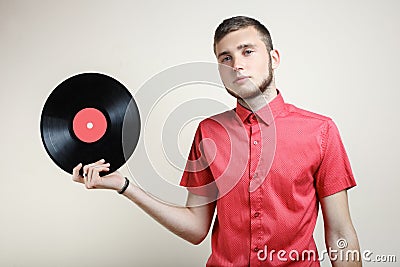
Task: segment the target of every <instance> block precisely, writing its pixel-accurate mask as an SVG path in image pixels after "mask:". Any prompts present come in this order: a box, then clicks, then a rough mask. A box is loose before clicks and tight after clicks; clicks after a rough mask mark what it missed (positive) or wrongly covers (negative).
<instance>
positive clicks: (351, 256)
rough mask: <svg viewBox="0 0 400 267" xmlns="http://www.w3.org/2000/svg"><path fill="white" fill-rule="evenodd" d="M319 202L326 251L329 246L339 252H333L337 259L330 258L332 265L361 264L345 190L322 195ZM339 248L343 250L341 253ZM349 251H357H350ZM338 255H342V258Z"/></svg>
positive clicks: (338, 266)
mask: <svg viewBox="0 0 400 267" xmlns="http://www.w3.org/2000/svg"><path fill="white" fill-rule="evenodd" d="M320 202H321V207H322V214H323V217H324V227H325V244H326V248H327V251H329V248H330V249H332V250H337V251H338V252H339V253H336V254H335V255H336V256H337V259H331V262H332V266H334V267H341V266H362V263H361V256H362V255H361V253H360V246H359V243H358V239H357V234H356V231H355V229H354V227H353V223H352V221H351V218H350V211H349V205H348V200H347V191H346V190H343V191H340V192H338V193H336V194H333V195H330V196H327V197H324V198H322V199H320ZM339 240H341V241H342V242H341V241H339ZM344 240H345V241H344ZM338 241H339V242H338ZM340 250H343V253H342V254H341V253H340ZM351 251H357V252H354V253H351ZM335 255H332V256H335ZM340 255H343V258H342V257H340Z"/></svg>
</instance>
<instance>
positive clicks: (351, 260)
mask: <svg viewBox="0 0 400 267" xmlns="http://www.w3.org/2000/svg"><path fill="white" fill-rule="evenodd" d="M325 240H326V248H327V251H328V252H329V251H330V255H329V256H330V257H331V263H332V266H333V267H350V266H354V267H355V266H357V267H360V266H362V261H361V260H362V255H361V253H360V246H359V242H358V238H357V234H356V231H355V230H354V228H353V227H349V229H347V230H345V231H342V232H335V231H329V230H328V231H327V232H326V233H325Z"/></svg>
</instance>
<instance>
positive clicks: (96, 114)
mask: <svg viewBox="0 0 400 267" xmlns="http://www.w3.org/2000/svg"><path fill="white" fill-rule="evenodd" d="M72 129H73V131H74V134H75V135H76V137H77V138H78V139H79V140H81V141H83V142H85V143H93V142H96V141H98V140H99V139H100V138H102V137H103V135H104V134H105V133H106V130H107V120H106V117H105V116H104V115H103V113H102V112H101V111H100V110H98V109H95V108H84V109H82V110H80V111H79V112H78V113H76V115H75V118H74V120H73V122H72Z"/></svg>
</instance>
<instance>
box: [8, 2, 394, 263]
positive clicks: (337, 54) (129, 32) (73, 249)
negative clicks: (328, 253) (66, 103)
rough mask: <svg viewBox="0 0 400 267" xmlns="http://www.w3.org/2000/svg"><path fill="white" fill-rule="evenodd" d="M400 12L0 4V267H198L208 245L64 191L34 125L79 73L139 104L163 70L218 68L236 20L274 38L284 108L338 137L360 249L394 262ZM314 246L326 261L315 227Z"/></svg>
mask: <svg viewBox="0 0 400 267" xmlns="http://www.w3.org/2000/svg"><path fill="white" fill-rule="evenodd" d="M399 10H400V3H399V1H396V0H392V1H390V0H384V1H377V0H375V1H372V0H370V1H360V0H359V1H345V0H336V1H316V0H315V1H311V0H310V1H305V0H303V1H288V0H284V1H211V0H207V1H205V0H203V1H153V0H148V1H43V0H39V1H18V0H17V1H16V0H12V1H11V0H1V1H0V84H1V87H0V111H1V113H0V114H1V125H2V126H1V135H0V137H1V138H0V148H1V153H0V164H1V176H0V266H30V267H33V266H40V267H45V266H52V267H53V266H76V267H79V266H82V267H83V266H204V265H205V262H206V260H207V258H208V256H209V253H210V237H209V236H208V237H207V239H206V240H205V241H204V242H203V243H202V244H201V245H199V246H193V245H191V244H189V243H187V242H186V241H184V240H181V239H180V238H178V237H176V236H174V235H173V234H172V233H170V232H168V231H167V230H166V229H164V228H163V227H162V226H160V225H159V224H158V223H157V222H155V221H154V220H153V219H151V218H150V217H149V216H148V215H146V214H145V213H144V212H142V211H141V210H140V209H139V208H138V207H136V206H135V205H134V204H133V203H131V202H130V201H128V200H127V199H125V198H124V197H121V196H119V195H118V194H116V193H115V192H108V191H88V190H86V189H85V188H84V186H81V185H78V184H75V183H73V182H72V181H71V178H70V175H69V174H67V173H65V172H63V171H62V170H61V169H59V168H58V167H57V166H56V165H55V164H54V163H53V162H52V161H51V159H50V157H49V156H48V155H47V154H46V152H45V150H44V148H43V145H42V142H41V139H40V131H39V121H40V114H41V110H42V107H43V104H44V102H45V101H46V99H47V97H48V95H49V94H50V92H51V91H52V90H53V89H54V88H55V87H56V86H57V85H58V84H59V83H60V82H62V81H63V80H65V79H66V78H68V77H70V76H72V75H74V74H77V73H81V72H87V71H90V72H101V73H105V74H108V75H111V76H113V77H115V78H116V79H118V80H119V81H120V82H122V83H123V84H125V85H126V86H127V87H128V88H129V89H130V91H131V92H132V94H133V95H134V94H135V91H136V90H137V89H138V88H140V86H141V85H142V84H143V83H145V82H146V80H148V79H149V78H150V77H152V76H154V75H155V74H157V73H159V72H160V71H162V70H164V69H166V68H168V67H171V66H174V65H177V64H181V63H185V62H193V61H207V62H215V59H214V55H213V51H212V42H213V40H212V38H213V34H214V30H215V28H216V27H217V26H218V24H219V23H220V22H221V21H222V20H223V19H225V18H227V17H231V16H234V15H248V16H252V17H255V18H257V19H258V20H260V21H261V22H262V23H264V24H265V25H266V26H267V27H268V28H269V29H270V31H271V34H272V38H273V42H274V45H275V47H276V48H278V49H279V50H280V52H281V58H282V62H281V65H280V67H279V69H278V70H277V72H276V82H277V86H278V88H279V89H280V90H281V92H282V94H283V96H284V98H285V100H286V102H289V103H293V104H295V105H297V106H299V107H301V108H305V109H308V110H311V111H314V112H317V113H320V114H323V115H327V116H329V117H332V118H333V120H334V121H335V122H336V124H337V125H338V128H339V130H340V133H341V136H342V139H343V142H344V144H345V147H346V149H347V152H348V155H349V158H350V162H351V164H352V167H353V172H354V175H355V177H356V181H357V183H358V186H357V187H356V188H354V189H351V190H350V191H349V199H350V208H351V214H352V218H353V222H354V225H355V227H356V229H357V233H358V236H359V240H360V244H361V248H362V250H371V251H373V252H374V254H373V256H374V255H379V254H381V255H388V254H392V255H397V260H398V261H400V254H399V246H398V240H399V239H400V233H399V231H398V221H399V219H400V210H399V207H398V203H399V200H398V199H399V198H398V190H399V187H400V182H399V180H400V179H399V178H400V177H399V173H398V159H399V157H398V150H399V149H400V141H399V138H398V133H399V130H400V127H399V119H398V115H399V113H398V107H397V102H398V99H399V97H400V93H399V86H398V79H399V77H398V76H399V74H398V63H399V62H400V53H399V50H398V48H399V47H400V35H399V32H400V18H399V16H398V11H399ZM77 97H79V95H77ZM196 97H197V95H196V94H193V98H196ZM224 97H226V98H227V99H230V97H229V96H228V94H226V95H225V96H224ZM229 101H231V103H234V101H232V99H230V100H228V102H229ZM189 127H190V129H192V131H194V129H195V127H196V125H195V123H192V124H190V125H189ZM190 129H189V130H187V132H188V134H189V135H190V134H192V132H191V130H190ZM189 139H191V138H189ZM185 144H187V145H184V147H183V148H182V150H183V151H185V149H186V151H188V149H189V146H188V145H189V143H187V142H186V143H185ZM183 153H185V152H183ZM121 172H123V173H127V170H126V167H123V168H121ZM178 180H179V177H177V181H178ZM315 238H316V241H317V244H318V247H319V249H320V251H321V250H323V249H324V241H323V224H322V220H321V218H320V219H319V221H318V224H317V227H316V230H315ZM364 264H365V265H364V266H397V265H396V263H364ZM397 264H398V263H397ZM329 265H330V264H329V263H328V262H327V261H325V262H323V266H329Z"/></svg>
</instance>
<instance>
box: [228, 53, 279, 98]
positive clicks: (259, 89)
mask: <svg viewBox="0 0 400 267" xmlns="http://www.w3.org/2000/svg"><path fill="white" fill-rule="evenodd" d="M273 78H274V75H273V70H272V64H271V58H270V60H269V64H268V76H267V77H265V78H264V79H263V80H262V81H261V83H260V84H259V85H258V86H257V85H254V87H255V88H249V89H248V90H247V92H244V94H238V93H236V92H235V91H234V90H231V89H229V88H228V87H226V86H225V89H226V90H227V91H228V93H229V94H230V95H231V96H233V97H235V98H237V99H246V98H252V97H256V96H258V95H261V94H263V93H264V92H265V91H266V90H267V89H268V88H269V86H270V85H271V83H272V81H273Z"/></svg>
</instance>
